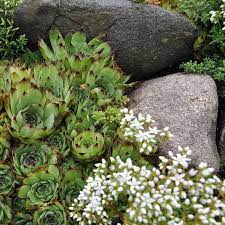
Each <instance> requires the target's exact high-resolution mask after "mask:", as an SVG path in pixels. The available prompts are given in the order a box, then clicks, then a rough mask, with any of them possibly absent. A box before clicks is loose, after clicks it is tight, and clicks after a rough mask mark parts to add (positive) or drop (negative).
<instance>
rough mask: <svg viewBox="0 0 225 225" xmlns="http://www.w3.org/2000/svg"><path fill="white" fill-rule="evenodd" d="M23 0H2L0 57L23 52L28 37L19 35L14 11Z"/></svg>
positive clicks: (14, 56) (0, 9) (14, 55)
mask: <svg viewBox="0 0 225 225" xmlns="http://www.w3.org/2000/svg"><path fill="white" fill-rule="evenodd" d="M20 2H21V0H0V14H1V16H0V58H1V59H2V58H8V59H10V58H16V57H18V56H20V55H21V54H23V52H24V51H25V45H26V43H27V39H26V37H25V35H19V36H18V35H17V31H18V29H19V28H17V27H15V26H14V21H13V18H12V17H13V16H12V15H13V11H14V9H15V8H16V6H18V5H19V3H20Z"/></svg>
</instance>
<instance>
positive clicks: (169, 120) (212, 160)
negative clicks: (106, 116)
mask: <svg viewBox="0 0 225 225" xmlns="http://www.w3.org/2000/svg"><path fill="white" fill-rule="evenodd" d="M129 97H130V105H129V108H130V109H133V110H134V112H135V113H139V112H141V113H143V114H150V115H151V116H152V117H153V118H154V119H155V120H156V121H157V123H156V124H157V125H158V126H159V127H161V128H162V127H166V126H169V127H170V129H171V132H172V134H173V135H174V137H173V138H172V140H171V141H170V142H168V144H166V145H165V146H164V147H163V148H162V149H160V151H159V153H160V154H163V155H164V154H166V153H167V152H168V151H169V150H171V151H173V152H176V150H177V146H178V145H180V146H182V147H186V146H189V147H190V149H191V150H192V163H193V165H198V164H199V163H200V162H202V161H204V162H207V163H208V164H209V166H211V167H214V168H215V169H216V171H218V170H219V165H220V157H219V153H218V151H217V147H216V123H217V111H218V96H217V89H216V85H215V82H214V81H213V80H212V78H211V77H209V76H203V75H195V74H181V73H177V74H172V75H168V76H165V77H161V78H156V79H153V80H150V81H145V82H144V83H142V84H141V85H140V86H139V87H138V88H137V89H136V90H134V91H133V92H132V93H131V94H130V96H129Z"/></svg>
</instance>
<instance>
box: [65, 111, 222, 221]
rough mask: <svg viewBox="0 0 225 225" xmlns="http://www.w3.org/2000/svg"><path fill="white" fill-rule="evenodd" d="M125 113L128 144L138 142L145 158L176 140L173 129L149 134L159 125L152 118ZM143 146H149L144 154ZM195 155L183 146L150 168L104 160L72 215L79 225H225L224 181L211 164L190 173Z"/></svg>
mask: <svg viewBox="0 0 225 225" xmlns="http://www.w3.org/2000/svg"><path fill="white" fill-rule="evenodd" d="M123 113H124V118H123V119H122V121H121V130H123V131H124V136H125V137H126V138H127V139H129V140H131V141H132V142H133V143H135V142H137V143H139V145H136V146H139V153H140V154H147V155H148V154H150V153H153V152H155V150H156V148H155V147H154V146H155V143H161V141H165V139H164V138H165V137H167V138H168V139H169V138H170V137H171V136H172V135H171V133H170V132H169V129H168V128H165V129H163V130H162V131H161V130H158V129H156V128H155V127H151V126H150V127H149V128H148V129H146V125H147V124H149V125H152V123H153V122H154V121H153V120H152V118H151V117H150V116H146V117H144V116H142V115H141V114H140V115H138V117H135V116H134V114H133V112H132V111H130V112H128V110H127V109H125V110H123ZM127 128H130V129H127ZM153 130H154V132H153ZM156 131H157V132H156ZM140 134H142V135H140ZM153 135H155V136H154V137H153ZM140 136H141V137H142V138H140ZM158 138H159V140H160V141H158V142H157V141H156V142H152V141H151V140H152V139H154V140H157V139H158ZM152 143H154V144H153V146H152ZM143 144H146V145H147V146H148V147H146V148H145V147H144V151H143ZM149 146H151V147H150V148H149ZM153 149H154V151H153ZM190 155H191V150H190V149H189V148H188V147H186V148H182V147H178V153H177V154H174V153H173V152H172V151H169V152H168V157H165V156H160V157H159V160H160V163H159V165H158V166H157V167H156V166H151V167H148V168H147V167H146V166H139V165H136V164H134V162H132V160H131V159H130V158H128V159H127V160H126V161H124V160H121V158H120V156H117V157H110V159H109V160H105V159H102V162H101V163H98V164H96V169H95V170H94V174H93V176H91V177H89V178H88V179H87V184H86V185H85V187H84V189H83V190H82V191H81V192H80V194H79V196H78V197H77V198H76V199H74V202H73V203H72V205H71V207H70V208H69V209H70V211H71V213H70V216H71V217H72V218H73V219H74V221H76V223H77V224H80V225H88V224H90V225H93V224H96V225H110V224H116V225H122V224H123V225H143V224H152V225H164V224H165V225H191V224H196V225H197V224H198V225H203V224H210V225H213V224H215V225H220V224H221V225H222V224H225V213H224V212H225V181H221V180H220V179H219V178H218V177H217V176H216V175H214V174H213V169H212V168H208V167H207V164H206V163H201V164H200V165H199V166H198V167H197V168H191V167H190V162H191V159H190V158H189V157H190Z"/></svg>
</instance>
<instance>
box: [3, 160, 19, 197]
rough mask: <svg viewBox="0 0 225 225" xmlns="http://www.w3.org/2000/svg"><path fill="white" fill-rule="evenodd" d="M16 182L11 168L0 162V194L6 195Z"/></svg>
mask: <svg viewBox="0 0 225 225" xmlns="http://www.w3.org/2000/svg"><path fill="white" fill-rule="evenodd" d="M15 184H16V179H15V175H14V174H13V171H12V169H11V168H10V167H9V166H8V165H6V164H2V163H1V164H0V194H1V195H7V194H9V193H10V192H12V191H13V189H14V187H15Z"/></svg>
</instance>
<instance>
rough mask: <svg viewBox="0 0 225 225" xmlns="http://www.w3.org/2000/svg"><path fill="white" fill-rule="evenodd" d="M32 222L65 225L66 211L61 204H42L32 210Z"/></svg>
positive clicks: (39, 224) (43, 224)
mask: <svg viewBox="0 0 225 225" xmlns="http://www.w3.org/2000/svg"><path fill="white" fill-rule="evenodd" d="M34 223H35V224H36V225H52V224H54V225H67V224H68V223H67V219H66V213H65V211H64V209H63V206H62V205H61V204H60V203H58V202H55V203H54V204H51V205H47V206H43V207H41V208H39V209H38V210H36V211H35V212H34Z"/></svg>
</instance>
